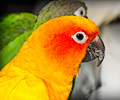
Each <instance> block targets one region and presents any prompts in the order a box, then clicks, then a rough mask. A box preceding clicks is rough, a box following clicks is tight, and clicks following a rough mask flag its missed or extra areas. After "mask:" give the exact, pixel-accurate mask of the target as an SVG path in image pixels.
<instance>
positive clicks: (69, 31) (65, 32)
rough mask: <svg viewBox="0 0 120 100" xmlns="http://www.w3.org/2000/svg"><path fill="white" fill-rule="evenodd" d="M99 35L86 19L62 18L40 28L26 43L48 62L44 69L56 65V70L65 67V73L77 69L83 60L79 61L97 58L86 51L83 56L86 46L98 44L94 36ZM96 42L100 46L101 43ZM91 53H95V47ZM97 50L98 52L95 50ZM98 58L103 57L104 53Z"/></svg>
mask: <svg viewBox="0 0 120 100" xmlns="http://www.w3.org/2000/svg"><path fill="white" fill-rule="evenodd" d="M99 34H100V32H99V28H98V27H97V26H96V24H95V23H94V22H92V21H91V20H89V19H87V18H84V17H79V16H62V17H57V18H55V19H52V20H50V21H48V22H46V23H44V24H43V25H41V26H40V27H39V28H38V29H36V30H35V31H34V33H33V34H32V35H31V36H30V39H29V40H30V41H31V45H32V47H35V48H34V49H35V50H36V51H38V53H40V52H41V53H40V56H43V59H45V61H46V63H47V62H49V64H48V65H50V63H51V64H56V66H58V67H59V69H60V67H61V68H62V66H63V67H64V68H65V66H66V68H67V69H70V68H72V67H73V66H74V69H75V67H77V68H79V67H78V66H79V64H80V63H81V62H82V60H83V59H84V60H83V61H89V60H91V59H92V60H93V59H95V58H96V57H99V55H95V53H91V51H90V50H89V51H90V52H87V53H88V55H86V51H87V50H88V49H87V48H88V47H89V44H91V42H92V43H93V42H95V41H97V40H99V37H98V36H97V35H99ZM98 42H100V44H102V46H104V45H103V43H102V42H101V41H98ZM93 44H94V43H93ZM93 44H92V47H93ZM94 45H95V44H94ZM100 46H101V45H100ZM89 48H90V47H89ZM93 48H94V47H93ZM94 49H97V48H96V46H95V48H94ZM98 49H100V48H99V47H98ZM98 49H97V50H98ZM92 50H93V49H92ZM103 51H104V50H103ZM101 52H102V50H101ZM90 53H91V55H90ZM85 55H86V57H87V59H86V58H85ZM101 55H104V53H103V54H101ZM44 57H45V58H44ZM103 58H104V57H103ZM103 58H102V60H103ZM100 61H101V60H100ZM58 67H57V68H58Z"/></svg>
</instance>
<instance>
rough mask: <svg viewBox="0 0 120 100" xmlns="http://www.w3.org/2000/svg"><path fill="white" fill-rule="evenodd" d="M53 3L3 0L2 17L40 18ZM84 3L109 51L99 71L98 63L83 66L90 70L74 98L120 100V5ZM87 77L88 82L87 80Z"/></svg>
mask: <svg viewBox="0 0 120 100" xmlns="http://www.w3.org/2000/svg"><path fill="white" fill-rule="evenodd" d="M50 1H52V0H34V1H29V0H2V1H1V3H0V16H1V15H4V14H9V13H16V12H30V13H33V14H35V15H38V14H39V11H40V10H41V9H42V7H44V6H45V5H46V4H47V3H48V2H50ZM81 1H83V2H84V3H85V4H86V6H87V8H88V11H87V13H88V14H87V16H88V18H89V19H91V20H92V21H94V22H95V23H96V24H97V25H98V26H99V28H100V32H101V35H100V36H101V38H102V40H103V42H104V44H105V48H106V51H105V59H104V61H103V63H102V64H101V66H100V67H99V68H96V66H95V65H96V64H95V63H96V61H92V62H89V63H87V64H82V67H84V66H87V67H86V68H85V67H84V71H83V69H80V71H79V74H78V77H77V79H76V81H77V82H76V85H75V89H74V93H73V94H78V95H81V91H82V92H83V95H85V96H86V97H87V99H88V100H95V99H96V100H120V58H119V57H120V1H119V0H100V1H99V0H81ZM93 66H94V67H93ZM83 72H84V73H83ZM81 73H82V76H81ZM86 73H87V76H86V77H87V78H88V79H86V77H85V76H84V74H86ZM80 77H82V78H84V79H85V80H87V81H86V84H82V83H81V84H79V83H80V81H81V79H82V78H80ZM77 83H78V84H77ZM96 83H99V88H95V86H96ZM90 91H91V92H90Z"/></svg>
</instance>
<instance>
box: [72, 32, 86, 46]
mask: <svg viewBox="0 0 120 100" xmlns="http://www.w3.org/2000/svg"><path fill="white" fill-rule="evenodd" d="M71 37H72V38H73V39H74V41H75V42H77V43H79V44H83V43H85V42H86V40H87V39H88V36H87V35H86V34H85V33H84V32H82V31H80V32H76V33H75V34H74V35H72V36H71Z"/></svg>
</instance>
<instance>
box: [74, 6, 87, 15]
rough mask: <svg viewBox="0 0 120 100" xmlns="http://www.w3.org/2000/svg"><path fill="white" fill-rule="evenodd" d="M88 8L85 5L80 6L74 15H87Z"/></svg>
mask: <svg viewBox="0 0 120 100" xmlns="http://www.w3.org/2000/svg"><path fill="white" fill-rule="evenodd" d="M85 14H86V10H85V8H83V7H80V8H78V9H77V10H76V11H75V12H74V15H76V16H85Z"/></svg>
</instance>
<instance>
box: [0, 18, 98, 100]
mask: <svg viewBox="0 0 120 100" xmlns="http://www.w3.org/2000/svg"><path fill="white" fill-rule="evenodd" d="M79 31H82V32H84V33H85V34H86V35H87V37H88V39H87V40H86V42H85V43H83V44H78V43H77V42H75V41H74V40H73V38H71V36H72V35H74V34H75V33H76V32H79ZM98 34H99V29H98V27H97V26H96V25H95V24H94V23H93V22H92V21H90V20H89V19H86V18H84V17H78V16H62V17H58V18H55V19H52V20H50V21H48V22H46V23H44V24H43V25H41V26H40V27H39V28H38V29H36V30H35V31H34V32H33V33H32V35H31V36H30V37H29V38H28V39H27V41H26V42H25V43H24V44H23V46H22V48H21V49H20V51H19V53H18V54H17V55H16V56H15V57H14V59H13V60H12V61H11V62H10V63H8V64H7V65H6V66H5V67H4V68H3V69H2V70H1V72H0V99H1V100H67V98H68V97H69V93H70V91H71V87H72V80H73V77H74V76H76V75H77V73H78V69H79V64H80V63H81V61H82V60H83V58H84V57H85V54H86V49H87V47H88V45H89V43H90V42H91V41H92V39H94V38H95V37H96V35H98Z"/></svg>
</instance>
